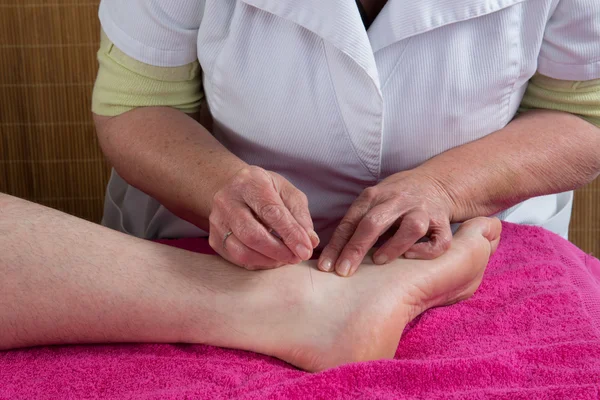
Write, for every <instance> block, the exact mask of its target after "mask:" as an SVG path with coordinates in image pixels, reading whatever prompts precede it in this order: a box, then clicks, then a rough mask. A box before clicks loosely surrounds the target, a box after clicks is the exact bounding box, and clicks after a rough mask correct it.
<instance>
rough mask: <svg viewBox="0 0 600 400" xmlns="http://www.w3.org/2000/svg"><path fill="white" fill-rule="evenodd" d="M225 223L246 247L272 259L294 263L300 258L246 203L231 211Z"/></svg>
mask: <svg viewBox="0 0 600 400" xmlns="http://www.w3.org/2000/svg"><path fill="white" fill-rule="evenodd" d="M225 225H226V226H227V225H229V226H231V231H232V232H233V233H234V234H235V236H236V237H237V238H238V239H239V240H240V241H241V242H242V243H244V245H246V246H247V247H249V248H251V249H252V250H254V251H256V252H257V253H260V254H263V255H265V256H267V257H269V258H272V259H274V260H277V261H280V262H284V263H286V264H296V263H298V262H300V259H299V258H298V257H297V256H296V255H295V254H294V253H292V252H291V251H290V249H289V248H288V247H287V246H286V245H285V244H284V243H283V242H282V241H281V240H279V239H278V238H277V237H276V236H274V235H273V234H272V233H271V232H269V230H268V229H267V228H266V227H265V226H264V225H263V224H262V223H260V222H259V221H257V220H256V218H255V216H254V214H252V211H251V210H250V209H249V208H247V206H246V205H244V206H243V207H241V208H240V209H238V210H236V211H235V212H233V213H231V214H230V215H229V216H228V221H226V223H225Z"/></svg>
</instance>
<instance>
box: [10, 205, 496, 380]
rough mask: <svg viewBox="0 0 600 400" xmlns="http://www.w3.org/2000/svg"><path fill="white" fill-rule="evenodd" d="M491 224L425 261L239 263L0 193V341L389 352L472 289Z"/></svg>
mask: <svg viewBox="0 0 600 400" xmlns="http://www.w3.org/2000/svg"><path fill="white" fill-rule="evenodd" d="M499 234H500V223H499V222H498V221H497V220H490V219H483V218H482V219H477V220H474V221H471V222H470V223H467V224H466V226H465V227H464V228H463V229H461V231H460V232H459V233H458V234H457V236H456V238H455V241H454V244H453V247H452V249H451V250H449V251H448V253H447V254H446V255H444V256H442V257H440V258H438V259H437V260H434V261H414V260H398V261H396V262H395V263H392V264H390V265H387V266H369V265H366V266H364V267H361V268H360V269H359V272H358V273H357V274H356V275H355V276H354V277H352V278H340V277H338V276H336V275H334V274H327V273H323V272H320V271H318V270H316V269H314V266H313V265H312V264H310V263H304V264H299V265H294V266H288V267H283V268H280V269H276V270H270V271H260V272H250V271H246V270H243V269H241V268H238V267H235V266H233V265H231V264H229V263H227V262H226V261H224V260H222V259H220V258H217V257H212V256H206V255H199V254H194V253H190V252H186V251H183V250H178V249H174V248H170V247H167V246H163V245H158V244H154V243H150V242H146V241H142V240H139V239H135V238H132V237H129V236H126V235H123V234H119V233H117V232H113V231H110V230H108V229H105V228H103V227H100V226H97V225H94V224H91V223H88V222H85V221H82V220H79V219H77V218H74V217H71V216H67V215H65V214H62V213H60V212H57V211H54V210H50V209H47V208H44V207H41V206H38V205H35V204H32V203H27V202H24V201H22V200H19V199H16V198H13V197H10V196H6V195H1V194H0V249H1V250H0V294H1V295H0V349H11V348H18V347H26V346H36V345H45V344H66V343H105V342H171V343H172V342H186V343H205V344H210V345H215V346H223V347H232V348H239V349H245V350H252V351H256V352H260V353H264V354H268V355H272V356H275V357H279V358H281V359H283V360H286V361H288V362H290V363H292V364H294V365H296V366H299V367H300V368H304V369H307V370H321V369H324V368H328V367H332V366H335V365H339V364H342V363H346V362H352V361H361V360H371V359H378V358H390V357H392V356H393V355H394V352H395V350H396V346H397V345H398V340H399V338H400V334H401V333H402V330H403V329H404V326H405V325H406V323H408V322H409V321H410V320H411V319H412V318H414V317H416V316H417V315H418V314H419V313H421V312H423V311H425V310H426V309H427V308H430V307H434V306H439V305H444V304H449V303H453V302H456V301H459V300H461V299H464V298H467V297H469V296H470V295H472V293H473V292H474V291H475V289H476V288H477V287H478V285H479V282H480V280H481V276H482V274H483V271H484V269H485V265H486V264H487V261H488V258H489V256H490V254H491V252H492V251H493V249H494V248H495V246H496V245H497V242H498V238H499Z"/></svg>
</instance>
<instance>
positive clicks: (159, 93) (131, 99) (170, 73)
mask: <svg viewBox="0 0 600 400" xmlns="http://www.w3.org/2000/svg"><path fill="white" fill-rule="evenodd" d="M98 63H99V69H98V76H97V78H96V83H95V85H94V91H93V94H92V112H94V113H95V114H98V115H103V116H107V117H114V116H117V115H120V114H123V113H125V112H127V111H130V110H132V109H134V108H138V107H158V106H163V107H173V108H175V109H178V110H180V111H183V112H185V113H187V114H193V113H196V112H198V111H199V110H200V103H201V100H202V98H203V97H204V94H203V91H202V77H201V69H200V65H199V63H198V61H195V62H193V63H190V64H187V65H183V66H181V67H156V66H153V65H149V64H144V63H142V62H139V61H137V60H135V59H133V58H131V57H129V56H128V55H126V54H125V53H123V52H122V51H121V50H119V49H118V48H117V47H116V46H115V45H114V44H113V43H112V42H111V41H110V39H108V37H107V36H106V34H105V33H104V32H102V34H101V39H100V50H99V51H98Z"/></svg>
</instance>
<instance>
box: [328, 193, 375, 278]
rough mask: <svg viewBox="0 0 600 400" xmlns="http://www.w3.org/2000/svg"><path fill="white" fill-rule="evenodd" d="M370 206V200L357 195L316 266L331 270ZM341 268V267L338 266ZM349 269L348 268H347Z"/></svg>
mask: <svg viewBox="0 0 600 400" xmlns="http://www.w3.org/2000/svg"><path fill="white" fill-rule="evenodd" d="M370 208H371V201H370V200H367V199H364V198H361V197H359V198H358V199H357V200H356V201H355V202H354V203H353V204H352V206H350V209H348V212H347V213H346V215H345V216H344V218H342V220H341V222H340V223H339V225H338V227H337V228H336V230H335V232H334V233H333V236H332V237H331V240H330V241H329V243H327V246H325V248H324V249H323V252H322V253H321V256H320V257H319V261H318V263H317V266H318V267H319V269H320V270H321V271H325V272H330V271H333V269H334V267H335V265H336V262H337V260H338V258H339V255H340V254H341V252H342V250H343V249H344V246H346V244H347V243H348V241H349V240H350V238H351V237H352V235H354V232H355V231H356V227H357V226H358V224H359V222H360V221H361V220H362V218H363V217H364V216H365V215H366V214H367V212H368V211H369V209H370ZM340 268H341V267H340ZM348 270H349V268H348Z"/></svg>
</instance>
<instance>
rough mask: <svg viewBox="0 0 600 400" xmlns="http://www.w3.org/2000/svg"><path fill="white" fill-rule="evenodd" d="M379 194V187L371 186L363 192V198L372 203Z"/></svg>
mask: <svg viewBox="0 0 600 400" xmlns="http://www.w3.org/2000/svg"><path fill="white" fill-rule="evenodd" d="M378 192H379V190H378V189H377V187H375V186H371V187H368V188H366V189H365V190H363V192H362V196H361V197H362V198H364V199H365V200H368V201H372V200H374V199H375V198H376V197H377V194H378Z"/></svg>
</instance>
